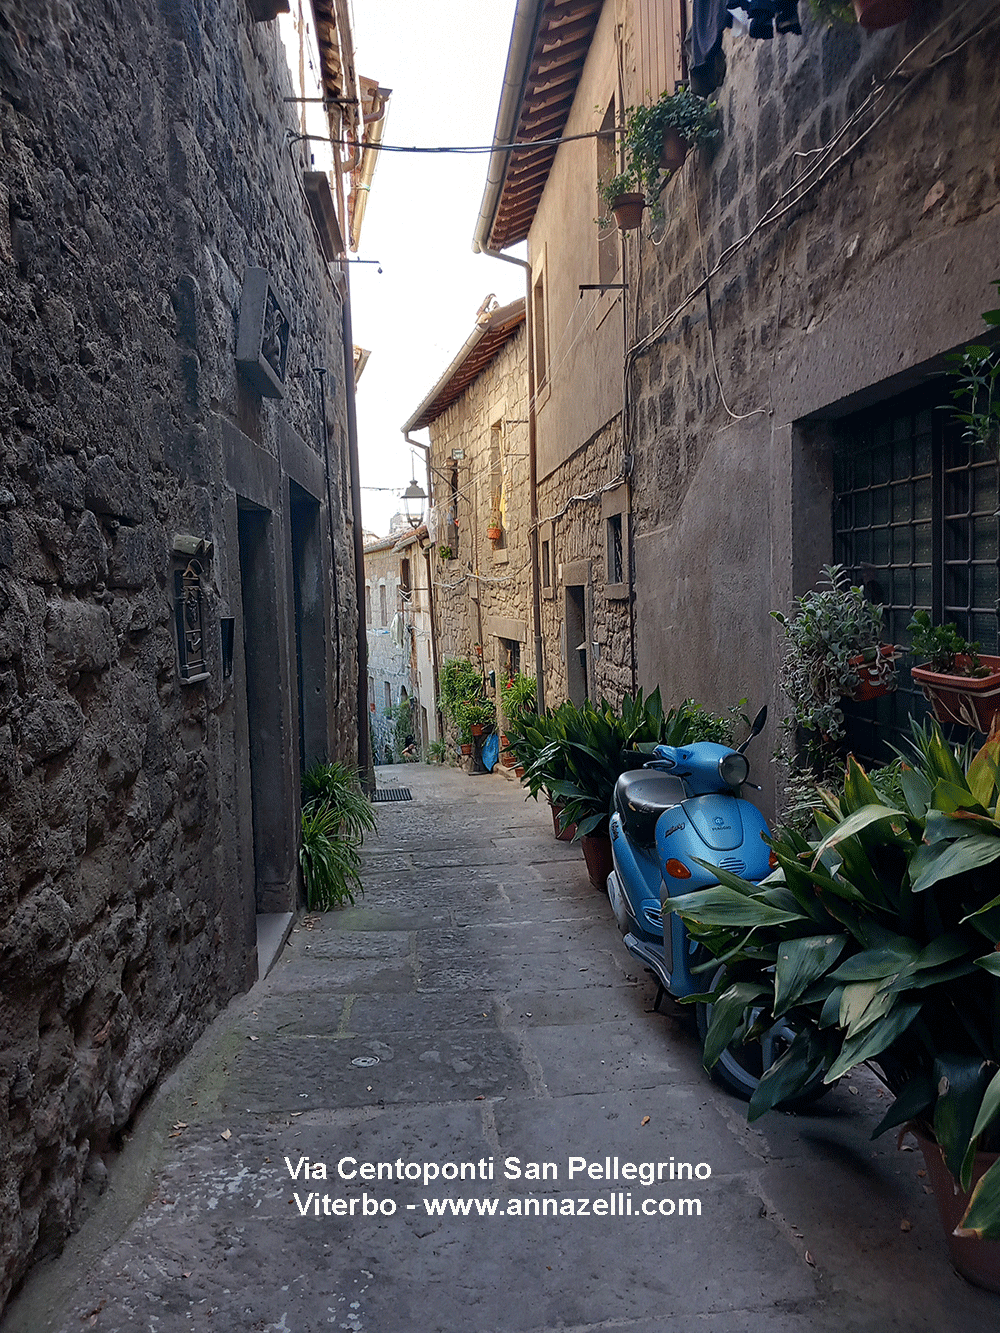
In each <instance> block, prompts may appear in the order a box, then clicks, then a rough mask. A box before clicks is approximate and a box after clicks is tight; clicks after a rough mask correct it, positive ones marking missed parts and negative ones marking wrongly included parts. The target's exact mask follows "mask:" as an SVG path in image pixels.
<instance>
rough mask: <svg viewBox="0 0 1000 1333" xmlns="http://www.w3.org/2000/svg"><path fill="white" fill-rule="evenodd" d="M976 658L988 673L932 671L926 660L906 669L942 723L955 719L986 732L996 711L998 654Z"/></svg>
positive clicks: (999, 707)
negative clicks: (996, 655)
mask: <svg viewBox="0 0 1000 1333" xmlns="http://www.w3.org/2000/svg"><path fill="white" fill-rule="evenodd" d="M979 660H980V661H981V662H982V664H983V666H985V667H989V668H990V673H989V675H988V676H956V675H950V674H949V673H947V672H944V671H932V670H931V669H930V667H929V666H928V665H927V664H926V663H924V664H923V665H922V666H915V667H911V668H910V675H911V676H912V677H913V679H914V680H915V681H916V682H917V684H918V685H919V686H920V687H921V689H922V690H923V692H924V697H925V698H926V699H927V700H928V701H929V702H930V705H931V707H932V708H933V710H934V716H935V717H936V718H937V720H938V721H939V722H940V723H942V724H943V725H944V726H947V725H948V724H949V723H952V722H958V723H959V724H960V725H961V726H963V727H972V728H973V730H975V731H982V732H987V731H989V729H990V726H991V725H992V722H993V718H994V717H995V716H996V714H997V712H998V711H1000V657H990V656H988V655H987V654H986V653H980V654H979ZM955 661H956V664H957V665H958V666H965V665H968V662H969V659H968V658H967V657H962V656H959V657H957V658H956V659H955Z"/></svg>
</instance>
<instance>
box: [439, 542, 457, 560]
mask: <svg viewBox="0 0 1000 1333" xmlns="http://www.w3.org/2000/svg"><path fill="white" fill-rule="evenodd" d="M438 556H439V557H440V559H441V560H453V559H454V558H455V557H454V552H453V551H452V549H451V547H450V546H449V545H448V544H447V542H442V543H441V545H440V546H439V547H438Z"/></svg>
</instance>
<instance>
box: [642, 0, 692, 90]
mask: <svg viewBox="0 0 1000 1333" xmlns="http://www.w3.org/2000/svg"><path fill="white" fill-rule="evenodd" d="M634 23H635V28H634V32H635V64H636V89H635V94H636V97H635V100H636V101H638V102H650V101H655V100H656V99H657V98H658V97H659V96H660V94H661V93H664V92H668V93H672V92H673V90H674V84H676V83H680V82H681V81H682V80H683V79H684V78H685V77H686V73H687V70H686V61H685V59H684V34H685V30H686V25H685V12H684V0H635V10H634Z"/></svg>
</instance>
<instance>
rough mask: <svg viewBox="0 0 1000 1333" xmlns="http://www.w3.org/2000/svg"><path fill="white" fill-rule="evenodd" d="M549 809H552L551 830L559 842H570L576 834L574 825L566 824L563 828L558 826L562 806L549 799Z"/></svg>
mask: <svg viewBox="0 0 1000 1333" xmlns="http://www.w3.org/2000/svg"><path fill="white" fill-rule="evenodd" d="M549 809H550V810H551V811H552V832H553V833H554V834H555V835H556V839H557V841H559V842H572V841H573V839H574V837H575V836H576V825H575V824H567V825H566V827H565V828H564V829H561V828H560V827H559V816H560V814H561V813H562V806H561V805H560V804H558V803H557V802H553V801H550V802H549Z"/></svg>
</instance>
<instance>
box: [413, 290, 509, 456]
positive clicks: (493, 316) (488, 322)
mask: <svg viewBox="0 0 1000 1333" xmlns="http://www.w3.org/2000/svg"><path fill="white" fill-rule="evenodd" d="M523 320H524V297H523V296H519V297H518V298H517V300H516V301H511V303H510V304H509V305H505V306H499V307H498V308H497V309H496V310H494V311H492V312H491V313H490V315H489V317H488V318H487V319H485V320H484V321H483V322H482V324H477V325H476V327H475V328H474V329H473V330H472V332H471V333H470V334H469V336H468V338H466V340H465V342H464V343H463V344H462V347H461V349H460V350H459V352H458V354H457V355H456V356H455V357H453V359H452V361H451V363H450V365H449V366H448V368H447V370H446V371H445V372H444V374H443V375H441V376H440V377H439V379H438V381H437V383H436V384H435V385H434V387H433V389H431V391H430V393H428V394H426V395H425V397H424V399H423V401H422V402H421V404H420V406H419V407H418V408H417V410H416V411H415V412H413V413H412V414H411V416H410V417H409V420H407V421H406V423H405V424H404V425H403V426H401V427H400V429H401V430H402V432H403V434H404V435H408V434H409V433H410V431H411V430H420V429H422V426H420V425H418V424H417V423H418V422H420V419H421V417H423V416H425V414H426V413H427V412H428V410H429V409H430V408H431V407H433V405H434V402H435V400H436V399H437V398H440V397H441V395H442V393H443V392H444V391H445V390H446V389H447V387H448V385H449V384H450V382H451V381H452V380H453V379H454V378H455V376H456V375H457V374H458V373H459V371H461V369H462V367H463V366H464V365H465V363H466V361H468V359H469V357H470V356H471V355H472V353H473V352H474V351H475V349H476V348H477V347H478V346H479V344H480V343H481V342H482V340H483V339H484V338H485V337H486V336H487V335H488V334H490V333H493V332H495V331H496V330H497V329H500V328H503V326H504V325H505V324H510V323H513V322H515V321H516V322H517V323H518V324H520V323H522V322H523ZM449 406H450V404H449ZM444 410H445V409H443V408H442V411H444ZM438 415H440V414H438ZM434 419H436V418H432V420H434ZM429 424H430V422H427V421H425V422H424V423H423V425H429Z"/></svg>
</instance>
